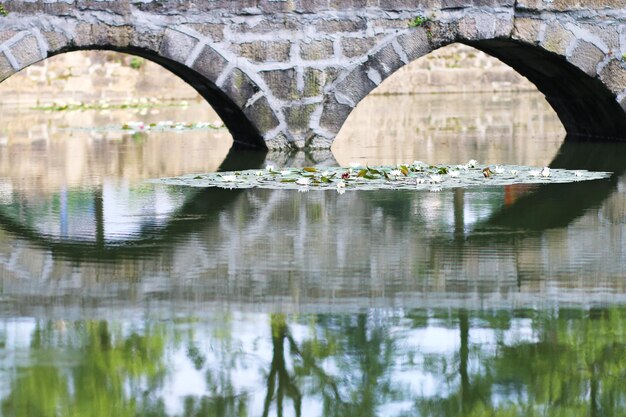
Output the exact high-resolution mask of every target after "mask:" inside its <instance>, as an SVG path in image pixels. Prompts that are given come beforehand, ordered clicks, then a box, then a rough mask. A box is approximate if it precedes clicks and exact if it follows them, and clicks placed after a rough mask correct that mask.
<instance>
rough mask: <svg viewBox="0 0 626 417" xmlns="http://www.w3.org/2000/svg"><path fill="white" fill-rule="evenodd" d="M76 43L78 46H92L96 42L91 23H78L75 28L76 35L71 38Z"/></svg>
mask: <svg viewBox="0 0 626 417" xmlns="http://www.w3.org/2000/svg"><path fill="white" fill-rule="evenodd" d="M71 41H72V42H73V43H74V45H76V46H78V47H85V46H91V45H93V44H94V42H93V37H92V35H91V24H89V23H78V24H77V25H76V27H75V28H74V37H73V38H72V39H71Z"/></svg>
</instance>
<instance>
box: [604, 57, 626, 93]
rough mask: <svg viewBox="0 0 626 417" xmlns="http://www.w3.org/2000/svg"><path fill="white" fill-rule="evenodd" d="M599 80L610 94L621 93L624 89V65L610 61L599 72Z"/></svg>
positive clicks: (625, 70) (625, 75)
mask: <svg viewBox="0 0 626 417" xmlns="http://www.w3.org/2000/svg"><path fill="white" fill-rule="evenodd" d="M600 79H601V80H602V82H604V84H605V85H606V86H607V87H608V88H609V89H610V90H611V91H612V92H614V93H617V94H619V93H621V92H622V91H624V90H625V89H626V63H624V62H623V61H621V60H619V59H612V60H611V61H610V62H609V63H608V64H607V65H605V67H604V68H602V71H600Z"/></svg>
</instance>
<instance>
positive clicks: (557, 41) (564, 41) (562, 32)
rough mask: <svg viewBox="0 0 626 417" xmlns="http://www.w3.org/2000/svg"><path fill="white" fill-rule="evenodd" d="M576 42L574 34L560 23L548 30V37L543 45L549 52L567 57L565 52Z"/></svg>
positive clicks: (552, 24) (554, 24)
mask: <svg viewBox="0 0 626 417" xmlns="http://www.w3.org/2000/svg"><path fill="white" fill-rule="evenodd" d="M573 40H574V34H573V33H572V32H570V31H569V30H567V29H565V27H564V26H563V25H561V24H560V23H558V22H555V23H551V24H549V25H548V27H547V28H546V35H545V39H544V40H543V42H541V45H542V46H543V47H544V48H546V49H547V50H548V51H551V52H554V53H557V54H559V55H565V51H566V50H567V47H568V46H569V44H570V43H571V42H572V41H573Z"/></svg>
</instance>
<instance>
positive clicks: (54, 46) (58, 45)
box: [41, 31, 69, 52]
mask: <svg viewBox="0 0 626 417" xmlns="http://www.w3.org/2000/svg"><path fill="white" fill-rule="evenodd" d="M41 34H42V35H43V37H44V38H45V40H46V43H47V44H48V51H50V52H56V51H59V50H61V49H63V48H66V47H67V45H68V43H69V40H68V39H67V37H66V36H65V35H64V34H63V33H61V32H56V31H46V32H42V33H41Z"/></svg>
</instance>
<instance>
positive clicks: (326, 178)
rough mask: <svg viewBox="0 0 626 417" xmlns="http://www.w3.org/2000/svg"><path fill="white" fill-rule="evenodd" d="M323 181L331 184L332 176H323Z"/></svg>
mask: <svg viewBox="0 0 626 417" xmlns="http://www.w3.org/2000/svg"><path fill="white" fill-rule="evenodd" d="M322 182H325V183H326V184H330V183H331V182H332V181H331V180H330V178H328V177H324V176H322Z"/></svg>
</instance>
